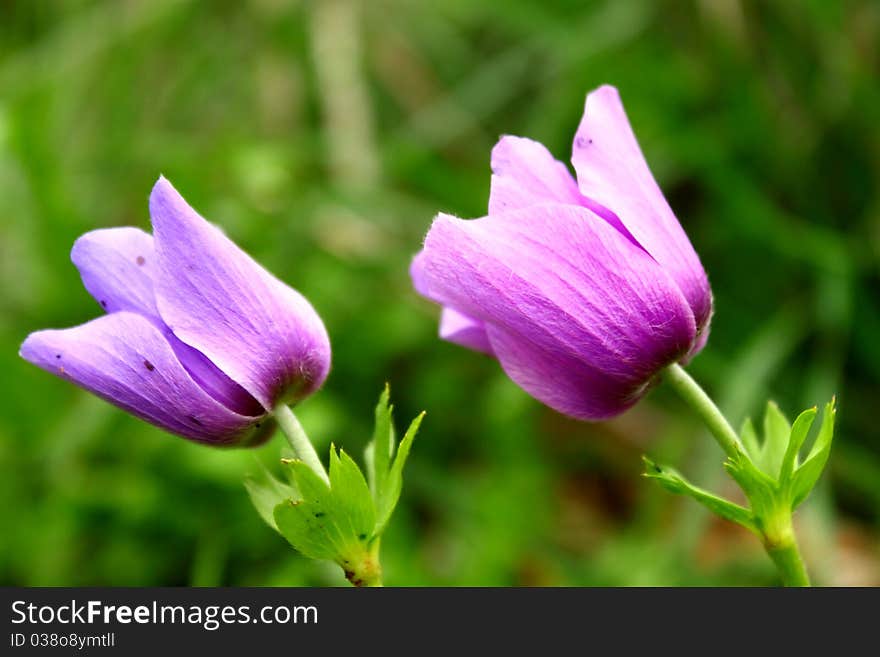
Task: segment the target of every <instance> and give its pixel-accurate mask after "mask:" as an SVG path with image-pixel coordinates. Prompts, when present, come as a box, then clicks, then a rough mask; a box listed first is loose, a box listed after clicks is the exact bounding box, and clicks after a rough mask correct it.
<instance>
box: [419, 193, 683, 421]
mask: <svg viewBox="0 0 880 657" xmlns="http://www.w3.org/2000/svg"><path fill="white" fill-rule="evenodd" d="M422 263H423V267H424V279H425V280H424V283H425V288H426V291H427V293H428V296H429V297H430V298H432V299H433V300H435V301H437V302H439V303H441V304H444V305H446V306H450V307H453V308H455V309H457V310H459V311H460V312H462V313H465V314H467V315H468V316H470V317H472V318H474V319H476V320H479V321H482V322H484V324H485V326H486V331H487V334H488V338H489V342H490V344H491V346H492V349H493V351H494V352H495V354H496V355H497V356H498V359H499V360H500V361H501V364H502V366H503V367H504V368H505V370H507V371H508V372H509V373H510V375H511V378H513V379H514V381H516V382H517V383H519V384H520V385H521V386H522V387H523V388H525V389H526V390H527V391H528V392H529V393H531V394H533V395H534V396H535V397H537V398H539V399H541V400H542V401H545V402H546V403H547V404H548V405H551V406H553V407H554V408H556V409H558V410H560V411H561V412H564V413H566V414H569V415H572V416H574V417H579V418H602V417H608V416H609V415H611V414H614V413H617V412H620V411H622V410H624V409H625V408H626V407H627V406H628V405H630V404H631V403H633V402H634V401H635V400H636V399H637V398H638V396H639V395H640V394H641V393H642V392H643V391H644V389H645V387H646V384H647V383H648V382H649V381H650V380H651V379H652V378H653V376H654V375H655V374H656V373H657V372H658V371H659V369H661V368H662V367H664V366H665V365H667V364H669V363H672V362H675V361H676V360H677V359H679V358H680V357H682V356H683V355H684V354H685V353H687V351H688V349H689V348H690V347H691V345H692V344H693V341H694V338H695V334H696V328H695V325H694V319H693V314H692V313H691V310H690V307H689V306H688V304H687V301H686V299H685V298H684V297H683V296H682V294H681V292H680V290H679V289H678V287H677V286H676V284H675V282H674V281H673V280H672V279H671V278H670V277H669V275H668V274H667V273H666V272H665V271H664V270H663V269H662V268H661V267H660V266H659V265H658V264H657V263H656V262H655V261H654V260H653V259H652V258H651V257H650V256H649V255H648V254H647V253H645V252H644V251H643V250H642V249H640V248H639V247H638V246H636V245H634V244H633V243H632V242H631V241H629V240H627V239H625V238H624V237H623V236H622V235H621V234H620V233H619V232H618V231H617V230H616V229H615V228H614V227H612V226H611V225H610V224H608V223H607V222H606V221H604V220H603V219H601V218H600V217H598V216H596V215H595V214H594V213H592V212H591V211H589V210H587V209H586V208H580V207H576V206H572V205H561V204H544V205H537V206H532V207H530V208H528V209H526V210H520V211H516V212H510V213H505V214H503V215H498V216H490V217H486V218H483V219H477V220H472V221H464V220H460V219H455V218H453V217H449V216H444V215H440V216H439V217H438V218H437V219H436V220H435V222H434V224H433V226H432V227H431V230H430V232H429V233H428V237H427V238H426V240H425V248H424V251H423V255H422Z"/></svg>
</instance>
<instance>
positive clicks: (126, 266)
mask: <svg viewBox="0 0 880 657" xmlns="http://www.w3.org/2000/svg"><path fill="white" fill-rule="evenodd" d="M70 259H71V260H72V261H73V264H74V265H76V267H77V269H78V270H79V272H80V276H81V277H82V280H83V285H84V286H85V288H86V289H87V290H88V291H89V293H90V294H91V295H92V296H93V297H94V298H95V300H96V301H98V303H99V304H100V305H101V307H102V308H104V310H106V311H107V312H108V313H112V312H118V311H131V312H135V313H137V314H139V315H141V316H142V317H145V318H146V319H148V320H150V321H151V322H152V323H153V325H154V326H156V328H157V329H159V331H160V332H161V333H162V335H164V336H165V338H166V339H167V340H168V343H169V344H170V346H171V348H172V349H173V351H174V353H175V354H176V355H177V357H178V359H179V360H180V362H181V364H182V365H183V367H184V368H185V369H186V370H187V372H189V374H190V376H192V378H193V379H194V380H195V382H196V383H198V384H199V385H200V386H201V387H202V388H203V389H204V390H205V391H206V392H207V393H208V394H210V395H211V396H213V397H214V398H215V399H216V400H217V401H219V402H221V403H223V404H225V405H226V406H227V407H228V408H230V409H231V410H233V411H235V412H236V413H240V414H242V415H251V416H258V415H263V414H264V412H265V411H264V409H263V408H262V406H261V405H260V403H259V402H257V400H256V399H254V398H253V397H252V396H251V395H250V394H249V393H248V392H247V391H246V390H245V389H244V388H242V387H241V386H240V385H238V384H237V383H236V382H235V381H233V380H232V379H230V378H229V377H228V376H227V375H226V374H224V373H223V372H222V371H220V370H219V369H218V368H217V367H216V366H215V365H214V364H213V363H212V362H211V361H210V360H209V359H208V358H207V357H205V355H204V354H201V353H200V352H199V351H198V350H196V349H194V348H192V347H190V346H188V345H186V344H184V343H183V342H181V341H180V340H179V339H178V338H177V337H176V336H175V335H174V334H173V333H172V332H171V330H170V329H169V328H168V327H167V326H166V325H165V323H164V322H163V321H162V319H161V318H160V317H159V311H158V309H157V308H156V300H155V290H154V289H153V282H154V279H155V275H156V253H155V250H154V248H153V237H152V236H151V235H149V234H147V233H145V232H144V231H142V230H139V229H137V228H128V227H123V228H105V229H100V230H93V231H91V232H88V233H86V234H85V235H82V236H81V237H80V238H79V239H77V241H76V242H75V243H74V245H73V249H72V250H71V252H70Z"/></svg>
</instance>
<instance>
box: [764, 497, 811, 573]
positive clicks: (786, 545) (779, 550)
mask: <svg viewBox="0 0 880 657" xmlns="http://www.w3.org/2000/svg"><path fill="white" fill-rule="evenodd" d="M786 520H787V522H786V523H785V525H786V527H785V528H784V532H783V533H782V535H781V538H779V539H777V540H775V541H774V540H769V539H768V537H767V536H766V535H765V536H764V549H765V550H767V554H768V555H770V558H771V559H773V563H774V564H776V569H777V570H778V571H779V574H780V576H781V577H782V584H783V586H810V576H809V575H808V574H807V568H806V566H804V560H803V559H802V558H801V553H800V550H798V544H797V539H796V538H795V535H794V528H793V527H792V526H791V514H789V515H788V518H787V519H786Z"/></svg>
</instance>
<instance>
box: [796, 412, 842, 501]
mask: <svg viewBox="0 0 880 657" xmlns="http://www.w3.org/2000/svg"><path fill="white" fill-rule="evenodd" d="M836 415H837V409H836V408H835V400H834V399H832V400H831V401H830V402H828V403H827V404H826V405H825V412H824V413H823V415H822V425H821V426H820V427H819V434H818V435H817V436H816V441H815V442H814V443H813V447H812V449H811V450H810V453H809V454H808V455H807V458H806V459H805V460H804V462H803V464H802V465H801V466H800V467H799V468H798V469H797V470H795V472H794V475H793V476H792V481H791V508H792V509H795V508H797V507H798V506H799V505H800V504H801V502H803V501H804V500H805V499H806V498H807V495H809V494H810V491H811V490H813V487H814V486H815V485H816V482H818V481H819V477H820V476H821V475H822V471H823V470H824V469H825V464H826V463H827V462H828V456H829V455H830V454H831V442H832V440H833V439H834V419H835V417H836Z"/></svg>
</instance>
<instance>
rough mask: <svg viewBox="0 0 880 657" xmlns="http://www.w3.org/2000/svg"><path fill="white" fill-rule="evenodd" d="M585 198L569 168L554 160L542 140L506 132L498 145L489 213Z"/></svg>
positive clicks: (579, 203)
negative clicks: (515, 135) (538, 140)
mask: <svg viewBox="0 0 880 657" xmlns="http://www.w3.org/2000/svg"><path fill="white" fill-rule="evenodd" d="M582 200H583V196H581V193H580V191H579V190H578V186H577V182H575V179H574V178H573V177H572V175H571V173H570V172H569V170H568V167H566V166H565V165H564V164H563V163H562V162H559V161H558V160H556V159H554V157H553V156H552V155H551V154H550V151H548V150H547V148H546V147H545V146H544V145H543V144H542V143H540V142H537V141H534V140H532V139H526V138H524V137H513V136H511V135H505V136H503V137H502V138H501V139H500V140H499V141H498V143H497V144H495V148H493V149H492V186H491V189H490V191H489V214H499V213H502V212H506V211H510V210H518V209H519V208H526V207H528V206H530V205H535V204H537V203H550V202H558V203H570V204H572V205H581V204H582V203H581V201H582Z"/></svg>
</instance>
